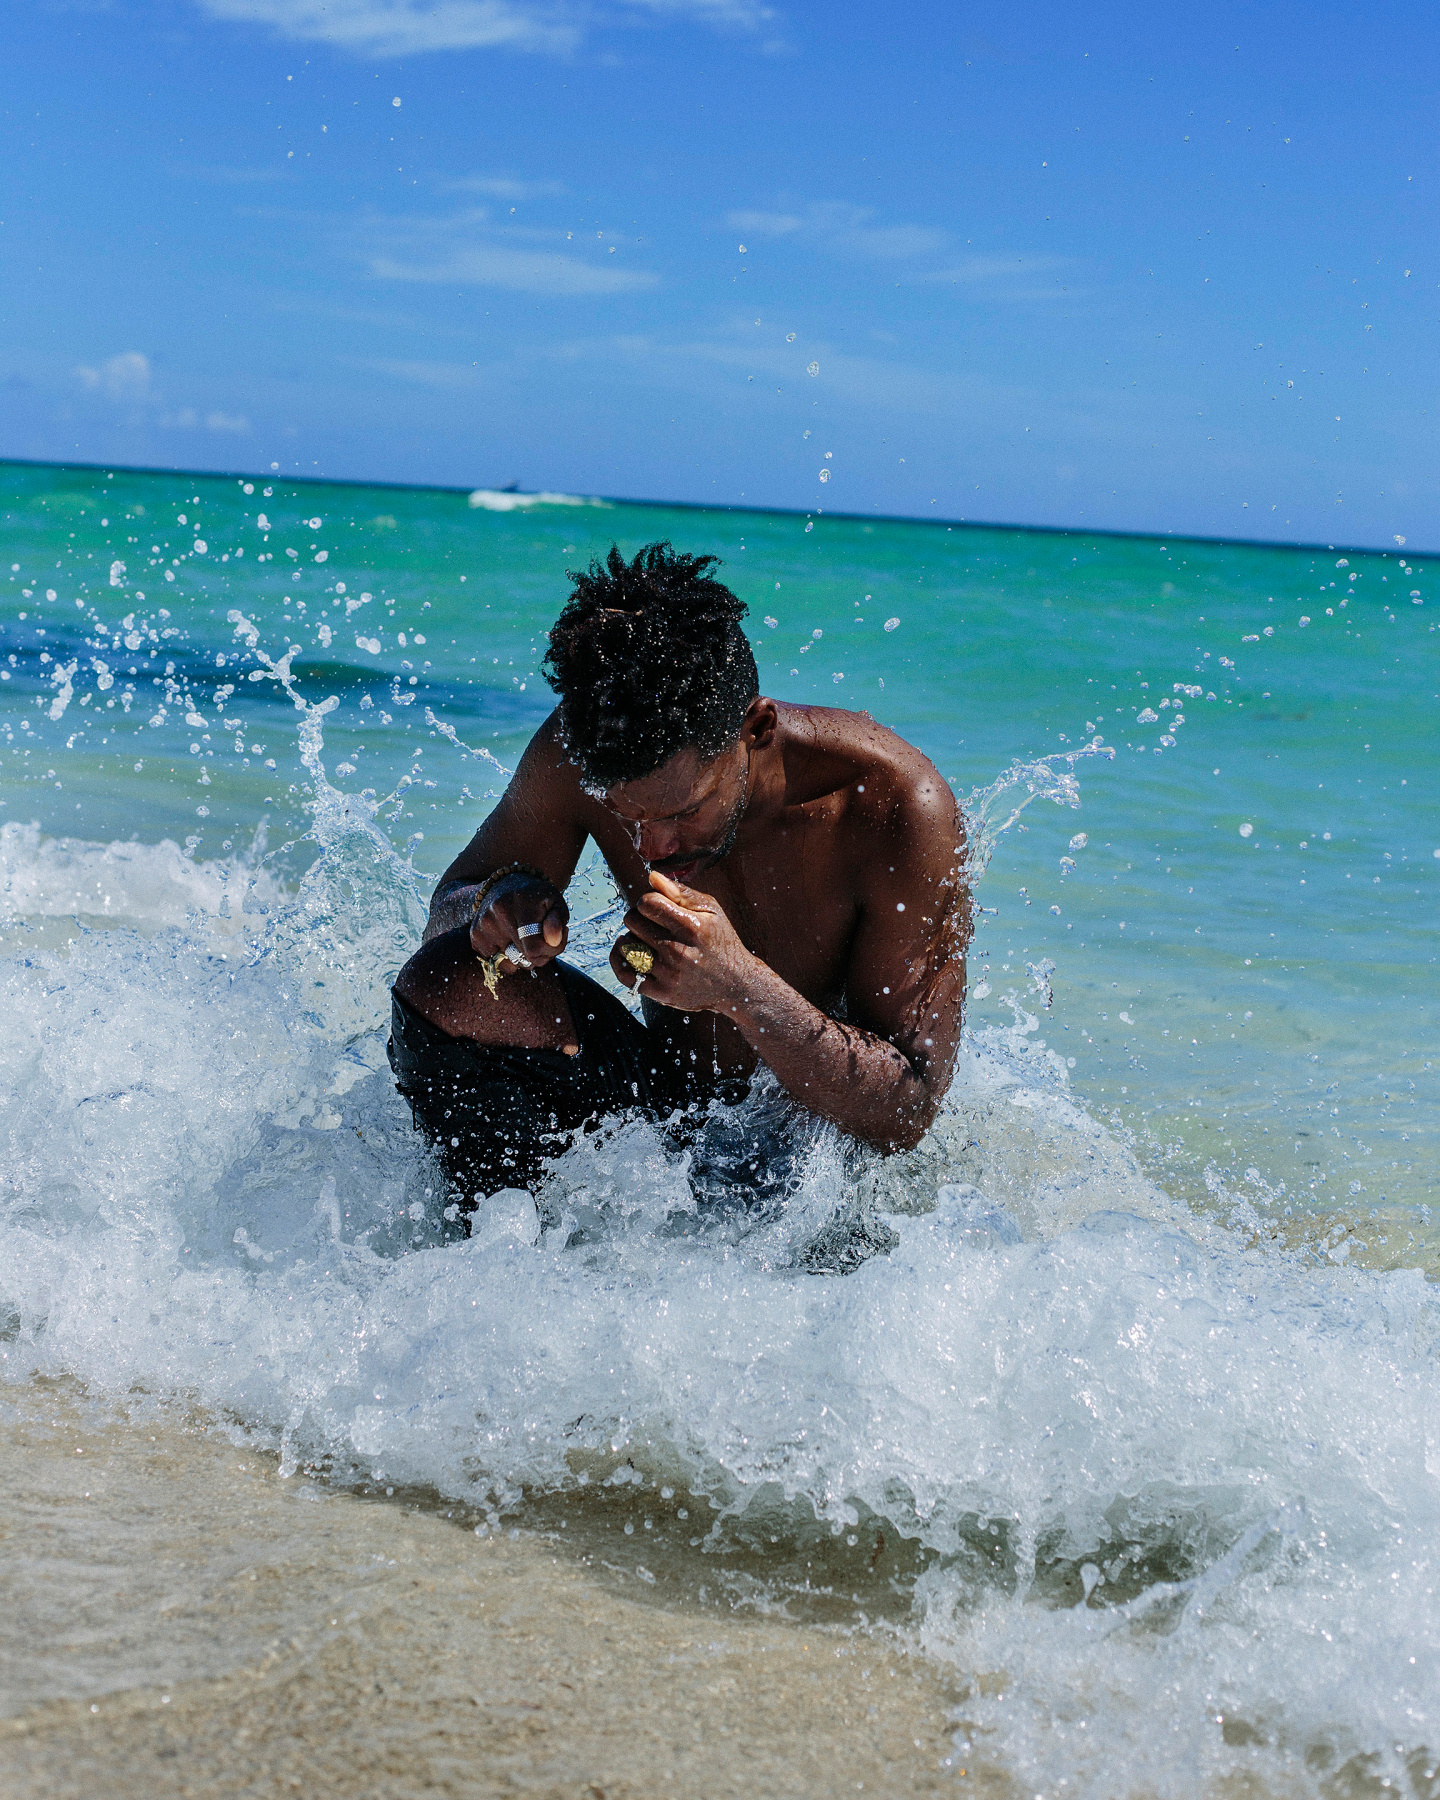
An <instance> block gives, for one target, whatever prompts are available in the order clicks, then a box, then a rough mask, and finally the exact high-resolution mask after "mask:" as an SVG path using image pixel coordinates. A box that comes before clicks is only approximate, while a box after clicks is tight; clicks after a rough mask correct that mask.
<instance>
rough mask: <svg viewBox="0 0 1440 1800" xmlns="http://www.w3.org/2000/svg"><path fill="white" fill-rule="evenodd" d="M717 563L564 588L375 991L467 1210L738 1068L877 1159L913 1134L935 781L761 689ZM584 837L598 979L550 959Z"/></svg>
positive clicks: (942, 943)
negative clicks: (490, 761) (409, 938)
mask: <svg viewBox="0 0 1440 1800" xmlns="http://www.w3.org/2000/svg"><path fill="white" fill-rule="evenodd" d="M714 562H715V558H713V557H708V556H698V557H697V556H686V555H682V554H679V553H677V552H675V551H673V550H672V549H671V547H670V546H669V545H668V544H652V545H649V546H647V547H646V548H645V549H643V550H642V551H640V553H639V554H638V555H637V556H636V557H635V559H634V560H633V562H630V563H626V562H625V560H624V559H623V558H622V557H621V556H620V554H619V552H618V550H614V549H612V550H611V552H610V554H609V557H608V558H607V559H606V562H605V563H604V564H603V565H602V564H600V563H598V562H597V563H595V564H592V566H591V567H590V569H589V570H588V571H586V572H585V573H583V574H579V575H575V576H572V578H571V579H572V581H573V583H574V592H573V594H572V596H571V598H570V601H569V603H568V604H567V606H566V607H565V609H564V611H563V612H562V614H561V615H560V618H559V620H558V621H557V622H556V624H555V626H554V629H553V630H552V631H551V633H550V649H549V653H548V655H547V657H546V670H547V675H548V678H549V680H550V683H551V686H552V687H553V688H554V689H555V690H556V692H557V693H558V694H559V697H560V704H559V706H558V707H557V708H556V710H555V712H553V713H552V714H551V716H550V718H549V719H548V720H547V721H546V723H545V724H544V725H542V726H541V728H540V730H539V731H538V732H537V733H536V734H535V737H534V738H533V739H532V740H531V742H530V745H529V747H528V749H527V750H526V752H525V754H524V756H523V757H522V759H521V762H520V766H519V768H518V769H517V771H516V773H515V777H514V779H513V780H512V781H511V783H510V786H509V787H508V789H507V790H506V792H505V794H504V797H503V798H502V799H501V801H500V803H499V804H498V805H497V806H496V808H495V809H494V811H493V812H492V813H491V814H490V816H489V817H488V818H487V819H486V820H485V822H484V824H483V825H482V826H481V827H480V829H479V831H478V832H477V833H476V834H475V837H474V838H473V839H472V841H471V842H470V844H469V846H468V847H467V848H466V849H465V850H464V851H463V852H462V853H461V854H460V856H458V857H457V858H456V860H455V861H454V862H453V863H452V864H451V866H450V867H449V868H448V869H447V870H446V871H445V874H444V875H443V876H442V878H441V880H440V884H439V886H438V887H437V888H436V890H435V894H434V897H433V899H432V902H431V911H430V922H429V925H428V927H427V929H426V933H425V939H424V942H423V944H422V946H421V948H420V949H419V950H418V951H417V952H416V954H415V955H414V956H413V957H412V958H411V960H410V961H409V962H408V963H407V964H406V966H405V967H404V969H403V970H402V971H401V973H400V976H399V978H398V980H397V981H396V983H395V988H394V999H395V1004H394V1014H393V1017H394V1033H393V1038H392V1043H391V1062H392V1064H393V1066H394V1068H395V1072H396V1076H397V1081H398V1085H399V1087H400V1089H401V1092H402V1093H404V1094H406V1096H407V1097H408V1098H409V1099H410V1101H411V1104H412V1106H413V1107H414V1110H415V1116H416V1122H417V1124H418V1125H419V1126H420V1127H421V1128H422V1129H423V1130H425V1131H426V1132H427V1133H428V1134H429V1135H430V1137H431V1138H432V1140H433V1141H434V1142H435V1144H436V1145H437V1147H438V1149H439V1151H440V1153H441V1156H442V1159H443V1160H444V1161H445V1162H446V1163H447V1164H448V1165H449V1167H450V1170H451V1174H452V1177H453V1179H454V1180H455V1181H456V1182H457V1184H458V1185H459V1187H460V1189H461V1191H462V1195H463V1199H464V1201H465V1203H466V1204H473V1203H474V1202H475V1201H477V1200H478V1199H479V1198H480V1197H481V1196H482V1195H483V1194H486V1193H490V1192H493V1191H494V1190H495V1189H496V1188H498V1187H502V1186H506V1185H511V1184H515V1185H530V1184H531V1182H532V1181H533V1178H534V1176H535V1175H536V1173H537V1172H538V1169H539V1163H540V1158H541V1157H542V1156H543V1155H544V1154H546V1153H547V1151H553V1150H554V1149H556V1148H558V1147H559V1145H560V1144H561V1143H562V1142H563V1140H564V1138H565V1137H566V1136H567V1135H568V1134H569V1133H570V1132H572V1131H573V1130H574V1129H575V1128H576V1127H577V1126H579V1125H582V1124H586V1123H589V1122H592V1121H594V1120H596V1119H598V1118H602V1117H606V1116H608V1115H610V1114H613V1113H618V1112H623V1111H628V1110H633V1109H635V1108H636V1107H637V1106H638V1107H639V1108H641V1109H642V1110H643V1111H645V1112H648V1113H649V1114H650V1115H651V1116H652V1117H656V1118H665V1117H667V1116H669V1115H671V1114H672V1113H673V1112H674V1109H675V1108H676V1107H677V1106H678V1107H682V1108H683V1107H684V1106H686V1105H687V1104H689V1103H691V1102H699V1103H703V1102H704V1101H705V1100H706V1099H707V1098H708V1097H709V1096H711V1095H713V1094H714V1093H717V1092H730V1093H732V1094H733V1093H734V1092H735V1091H736V1089H737V1084H738V1086H739V1088H741V1089H743V1085H744V1083H745V1081H746V1080H748V1077H749V1076H750V1074H751V1072H752V1071H753V1070H754V1069H755V1067H756V1065H757V1063H762V1062H763V1063H764V1064H766V1065H767V1066H768V1067H769V1068H770V1069H771V1070H772V1071H773V1072H774V1074H775V1076H776V1077H777V1079H778V1080H779V1082H780V1084H781V1085H782V1086H783V1087H784V1088H785V1089H786V1090H787V1092H788V1093H789V1094H790V1095H791V1096H793V1098H794V1099H795V1100H796V1101H798V1102H799V1103H800V1105H801V1106H803V1107H806V1108H808V1109H809V1110H810V1111H811V1112H814V1113H817V1114H819V1115H820V1116H821V1117H822V1118H825V1119H828V1120H831V1121H832V1122H833V1123H834V1124H835V1125H837V1126H838V1127H839V1128H840V1129H841V1130H842V1131H844V1132H847V1133H850V1134H851V1135H853V1136H854V1137H856V1138H859V1139H861V1140H863V1141H864V1142H865V1143H867V1144H870V1145H872V1146H874V1147H875V1148H876V1149H878V1150H879V1151H881V1152H883V1153H890V1152H894V1151H898V1150H905V1149H909V1148H911V1147H913V1146H914V1145H915V1144H916V1143H918V1142H919V1140H920V1139H921V1137H922V1136H923V1135H924V1133H925V1132H926V1130H927V1129H928V1128H929V1126H930V1124H931V1122H932V1120H933V1119H934V1117H935V1114H936V1111H937V1110H938V1108H939V1105H940V1101H941V1099H942V1098H943V1096H944V1094H945V1091H946V1088H947V1087H948V1086H949V1083H950V1078H951V1074H952V1071H953V1068H954V1062H955V1054H956V1048H957V1044H958V1040H959V1035H960V1015H961V1007H962V1004H963V1001H964V994H965V961H964V956H965V949H966V945H967V942H968V938H969V929H970V911H969V896H968V893H967V891H966V888H965V886H964V880H963V847H964V834H963V825H962V822H961V818H960V812H959V808H958V806H957V805H956V802H955V798H954V795H953V794H952V793H951V792H950V789H949V788H948V787H947V786H946V784H945V782H944V780H943V779H942V778H941V776H940V775H939V774H938V773H937V771H936V770H935V768H934V766H933V764H931V763H930V762H929V761H928V760H927V759H926V758H925V757H924V756H922V755H921V754H920V753H919V751H917V750H915V749H913V748H912V747H911V746H910V745H908V744H906V743H904V742H903V741H902V740H901V739H900V738H898V737H896V736H895V735H894V733H893V732H890V731H887V730H885V729H884V727H883V726H880V725H877V724H876V723H875V722H874V721H873V720H872V719H871V718H869V716H868V715H866V714H864V713H852V712H840V711H838V710H835V709H833V708H830V707H820V706H792V705H789V704H787V703H785V702H782V701H777V700H770V699H766V698H765V697H764V696H763V695H761V693H760V691H759V677H758V674H757V671H756V667H755V658H754V655H753V653H752V651H751V649H750V645H749V643H748V641H747V640H746V638H745V635H744V633H743V631H742V629H741V626H740V620H741V618H742V617H743V615H744V613H745V611H746V608H745V606H744V604H743V603H742V602H741V601H740V600H738V599H737V598H736V597H735V596H734V595H733V594H732V593H730V591H729V590H728V589H727V588H725V587H723V586H721V584H720V583H719V582H717V581H716V580H714V579H713V577H712V576H711V575H710V573H709V570H710V567H711V565H712V564H714ZM588 838H594V840H595V842H596V843H597V845H598V846H599V848H600V850H601V852H602V854H603V855H604V857H605V860H606V862H607V863H608V864H609V867H610V870H611V873H612V874H613V875H614V878H615V880H616V882H617V884H618V885H619V887H620V889H621V891H622V893H623V894H624V895H625V896H626V898H627V899H628V901H629V903H630V911H629V913H628V915H627V917H626V920H625V927H626V932H625V936H624V937H622V938H621V939H620V940H619V942H618V943H617V944H616V946H615V947H614V949H613V950H612V952H611V956H610V966H611V968H612V969H613V971H614V973H615V975H616V977H617V979H618V980H619V981H620V982H622V983H623V984H624V986H626V987H627V988H632V989H637V990H638V992H639V995H640V999H641V1003H642V1006H643V1010H644V1024H643V1025H642V1024H641V1023H640V1021H639V1020H638V1019H637V1018H636V1017H635V1016H634V1014H633V1013H631V1012H630V1011H629V1010H628V1009H627V1008H626V1007H624V1006H623V1005H622V1004H621V1003H620V1002H619V1001H618V1000H617V999H616V998H615V997H614V995H612V994H609V993H606V992H605V991H604V990H603V989H602V988H600V987H599V986H598V984H596V983H594V982H592V981H590V980H589V978H588V977H586V976H584V975H582V974H581V973H580V972H579V971H578V970H576V969H574V968H572V967H571V966H570V965H568V964H566V963H564V962H562V961H560V960H559V959H560V957H561V954H562V952H563V951H564V949H565V945H566V940H567V936H568V930H569V909H568V907H567V906H566V903H565V888H566V886H567V884H568V883H569V881H570V879H571V877H572V876H573V875H574V873H575V868H576V865H577V863H578V862H579V859H580V855H581V852H582V851H583V850H584V848H585V843H586V840H587V839H588Z"/></svg>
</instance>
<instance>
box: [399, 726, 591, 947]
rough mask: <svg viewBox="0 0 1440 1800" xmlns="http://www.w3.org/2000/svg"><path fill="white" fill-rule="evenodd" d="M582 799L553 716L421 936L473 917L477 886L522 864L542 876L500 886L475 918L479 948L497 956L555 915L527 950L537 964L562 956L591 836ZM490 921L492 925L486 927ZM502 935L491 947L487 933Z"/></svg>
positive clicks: (438, 891)
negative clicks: (571, 897)
mask: <svg viewBox="0 0 1440 1800" xmlns="http://www.w3.org/2000/svg"><path fill="white" fill-rule="evenodd" d="M583 803H584V794H583V791H582V789H581V787H580V783H579V780H578V779H577V777H576V773H575V769H574V767H573V766H572V765H571V764H570V763H569V761H568V760H567V759H566V757H565V754H564V752H563V751H562V749H561V748H560V744H559V739H558V737H557V735H556V729H555V715H554V714H552V715H551V716H550V718H549V719H547V720H546V722H545V724H543V725H542V726H541V727H540V729H539V731H537V732H536V733H535V736H534V737H533V738H532V739H531V740H530V743H529V745H528V747H527V749H526V751H525V754H524V755H523V756H522V757H521V759H520V766H519V768H517V769H516V771H515V774H514V776H513V777H512V779H511V782H510V785H509V787H507V788H506V790H505V792H504V794H503V795H502V796H501V798H500V802H499V804H498V805H497V806H496V807H495V809H494V811H493V812H492V813H491V814H490V816H489V817H488V818H487V819H486V820H485V823H484V824H483V825H482V826H481V827H480V829H479V830H478V831H477V832H476V833H475V835H474V837H473V838H471V840H470V842H469V843H468V844H467V845H466V846H465V848H464V849H463V850H462V851H461V852H460V854H459V856H457V857H456V858H455V860H454V862H452V863H451V865H450V867H449V868H448V869H447V870H446V871H445V873H444V874H443V875H442V876H441V877H440V880H439V882H438V883H437V884H436V888H435V892H434V894H433V896H432V897H431V901H430V920H429V923H428V924H427V925H426V927H425V936H424V940H423V941H424V942H425V943H427V944H428V943H429V942H430V940H431V939H432V938H436V937H439V936H441V934H442V933H444V932H447V931H454V930H456V929H458V928H459V927H460V926H462V925H464V924H466V923H467V922H469V921H470V920H471V918H472V914H473V913H474V910H475V894H476V889H477V888H478V887H479V885H480V883H481V882H483V881H484V880H485V878H486V877H487V876H489V875H492V874H493V873H494V872H495V870H496V869H503V868H505V867H506V866H507V865H508V864H510V863H524V864H526V865H527V866H528V867H530V868H534V869H538V870H540V871H541V875H542V876H543V878H544V879H543V880H536V879H534V878H533V877H532V878H526V877H521V876H516V877H514V878H513V879H512V880H510V881H507V882H504V883H502V884H500V886H499V887H498V888H497V889H496V890H495V892H494V896H493V898H494V904H493V906H488V907H487V908H486V913H485V918H484V921H483V922H482V921H480V920H477V921H475V925H476V926H477V927H479V928H480V930H481V935H482V937H484V938H485V941H484V942H480V943H477V944H476V946H475V947H476V949H477V950H479V951H480V952H481V954H485V955H489V954H492V953H493V952H494V951H495V950H498V949H503V948H504V945H505V944H506V943H508V942H511V941H512V939H513V928H514V927H516V926H518V925H519V924H521V923H527V922H532V921H533V922H535V923H540V922H541V921H543V920H546V919H548V918H549V916H550V915H551V914H552V913H554V914H558V915H559V924H560V929H559V930H558V931H555V930H553V929H552V930H550V931H546V932H544V933H542V934H541V935H539V936H535V935H531V936H528V937H527V939H526V941H525V944H524V945H523V946H522V947H523V948H524V950H525V951H526V954H527V956H528V958H529V960H530V961H531V962H532V963H534V964H537V965H538V964H539V963H541V962H545V961H548V960H550V958H551V957H554V956H558V955H559V954H560V952H561V950H563V949H564V947H565V935H566V933H565V930H564V927H565V925H566V924H567V923H568V920H569V916H570V915H569V909H568V908H567V907H566V905H565V899H564V894H565V889H566V887H567V886H568V885H569V882H570V878H571V877H572V876H573V875H574V873H575V869H576V865H577V864H578V863H579V861H580V853H581V851H582V850H583V849H584V848H585V839H586V837H587V835H588V830H587V827H586V825H585V822H584V820H583V818H582V816H581V806H582V805H583ZM492 913H493V914H494V915H495V916H494V918H493V919H491V917H490V915H491V914H492ZM512 913H513V914H514V915H515V916H514V917H513V918H512V917H511V916H510V915H511V914H512ZM502 915H503V916H502ZM487 926H493V929H490V930H487V929H486V927H487ZM497 933H498V934H499V941H497V942H496V943H495V944H493V945H492V944H490V943H489V941H488V939H489V937H491V936H496V935H497ZM473 936H474V932H473V931H472V937H473Z"/></svg>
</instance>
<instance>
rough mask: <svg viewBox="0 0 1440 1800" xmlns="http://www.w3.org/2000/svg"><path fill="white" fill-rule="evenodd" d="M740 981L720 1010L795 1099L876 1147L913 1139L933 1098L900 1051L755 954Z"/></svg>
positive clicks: (910, 1143)
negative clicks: (823, 1006) (813, 998)
mask: <svg viewBox="0 0 1440 1800" xmlns="http://www.w3.org/2000/svg"><path fill="white" fill-rule="evenodd" d="M746 987H747V991H746V993H745V994H744V995H743V996H742V997H740V998H739V999H738V1000H736V1001H734V1002H732V1003H731V1005H729V1006H727V1007H725V1008H724V1009H723V1012H724V1015H725V1016H726V1017H727V1018H729V1019H731V1020H732V1021H733V1022H734V1024H735V1025H736V1026H737V1027H738V1028H739V1030H740V1032H741V1035H742V1036H743V1037H744V1038H745V1041H746V1042H747V1043H748V1044H749V1045H750V1046H751V1048H752V1049H753V1050H754V1051H755V1053H756V1054H757V1055H758V1056H759V1058H760V1060H761V1061H762V1062H763V1063H764V1064H765V1065H766V1066H767V1067H768V1068H770V1069H771V1070H773V1072H774V1074H775V1076H776V1079H777V1080H778V1081H779V1082H780V1084H781V1086H782V1087H783V1088H785V1090H786V1091H787V1092H788V1093H789V1094H791V1095H792V1096H793V1097H794V1098H795V1099H796V1100H798V1101H799V1102H800V1104H801V1105H802V1106H804V1107H807V1108H808V1109H809V1110H810V1111H811V1112H815V1113H819V1115H820V1116H821V1118H823V1119H829V1120H830V1121H831V1123H832V1124H835V1125H838V1126H839V1127H840V1129H841V1130H842V1131H848V1132H849V1133H850V1134H851V1135H852V1136H853V1137H858V1138H863V1139H864V1140H865V1142H866V1143H869V1144H873V1145H875V1146H876V1148H877V1149H881V1150H908V1149H911V1148H913V1147H914V1145H916V1144H917V1143H919V1141H920V1139H921V1138H922V1137H923V1136H924V1135H925V1132H926V1131H927V1130H928V1129H929V1126H930V1123H931V1120H932V1119H933V1118H934V1116H935V1111H936V1100H935V1096H934V1095H933V1094H932V1093H931V1091H930V1089H929V1088H928V1087H927V1085H926V1083H925V1081H924V1079H923V1077H922V1076H921V1074H920V1073H919V1071H918V1070H917V1069H916V1067H915V1065H914V1064H913V1063H912V1062H911V1061H910V1059H909V1057H907V1056H906V1055H905V1054H904V1052H903V1051H901V1050H897V1049H896V1047H895V1046H894V1045H893V1044H891V1043H887V1042H886V1040H885V1039H884V1038H881V1037H876V1036H875V1034H874V1033H873V1032H869V1031H862V1030H861V1029H860V1028H859V1027H858V1026H855V1025H847V1024H844V1023H842V1022H841V1021H840V1020H838V1019H832V1018H830V1017H829V1016H828V1015H827V1014H825V1013H823V1012H821V1011H820V1009H819V1008H818V1007H817V1006H812V1005H811V1003H810V1002H809V1001H808V1000H807V999H805V998H804V996H803V995H801V994H798V993H797V992H796V991H795V989H794V988H792V987H791V986H790V985H789V983H788V982H785V981H782V980H781V978H780V977H779V976H778V975H777V974H776V973H775V971H774V970H773V969H771V968H769V967H767V966H766V965H765V964H764V963H762V962H759V961H758V960H757V961H756V962H755V964H754V969H753V975H752V978H751V980H750V981H749V982H747V984H746Z"/></svg>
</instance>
